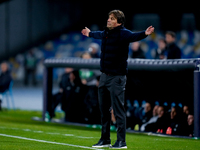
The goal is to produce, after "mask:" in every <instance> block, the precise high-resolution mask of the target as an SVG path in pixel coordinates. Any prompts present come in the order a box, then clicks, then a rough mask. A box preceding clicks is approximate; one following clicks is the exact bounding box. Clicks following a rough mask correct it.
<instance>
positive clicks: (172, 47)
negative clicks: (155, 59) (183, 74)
mask: <svg viewBox="0 0 200 150" xmlns="http://www.w3.org/2000/svg"><path fill="white" fill-rule="evenodd" d="M165 40H166V43H167V51H166V52H167V59H180V58H181V50H180V48H179V47H178V46H177V45H176V44H175V41H176V34H175V33H174V32H172V31H168V32H166V34H165Z"/></svg>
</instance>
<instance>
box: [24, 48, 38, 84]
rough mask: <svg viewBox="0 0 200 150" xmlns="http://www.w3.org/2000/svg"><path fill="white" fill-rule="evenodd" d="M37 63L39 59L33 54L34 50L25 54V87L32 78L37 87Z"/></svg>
mask: <svg viewBox="0 0 200 150" xmlns="http://www.w3.org/2000/svg"><path fill="white" fill-rule="evenodd" d="M36 63H37V58H36V56H35V54H34V52H33V49H31V50H29V51H28V52H27V53H26V54H25V59H24V68H25V78H24V85H28V80H29V78H30V76H31V80H32V84H33V85H34V86H35V85H36Z"/></svg>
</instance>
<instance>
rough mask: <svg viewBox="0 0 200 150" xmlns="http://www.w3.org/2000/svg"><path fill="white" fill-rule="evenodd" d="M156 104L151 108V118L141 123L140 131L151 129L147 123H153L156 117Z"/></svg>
mask: <svg viewBox="0 0 200 150" xmlns="http://www.w3.org/2000/svg"><path fill="white" fill-rule="evenodd" d="M158 107H159V106H158V105H156V106H154V108H153V117H151V119H149V121H148V122H146V123H145V124H142V126H141V128H140V131H146V132H148V131H151V129H148V125H149V124H151V123H155V122H156V121H157V119H158Z"/></svg>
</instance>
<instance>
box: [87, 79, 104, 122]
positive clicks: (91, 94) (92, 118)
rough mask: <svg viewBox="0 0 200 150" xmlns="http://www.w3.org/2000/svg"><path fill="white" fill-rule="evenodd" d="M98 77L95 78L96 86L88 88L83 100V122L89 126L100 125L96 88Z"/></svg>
mask: <svg viewBox="0 0 200 150" xmlns="http://www.w3.org/2000/svg"><path fill="white" fill-rule="evenodd" d="M99 80H100V76H98V77H97V82H96V85H93V86H89V87H88V92H87V94H86V96H85V99H84V104H85V111H84V112H85V116H84V117H85V122H86V123H89V124H100V123H101V119H100V118H101V114H100V110H99V102H98V86H99Z"/></svg>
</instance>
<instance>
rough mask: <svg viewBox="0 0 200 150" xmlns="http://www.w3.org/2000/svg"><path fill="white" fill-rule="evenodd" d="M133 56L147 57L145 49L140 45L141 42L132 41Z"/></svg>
mask: <svg viewBox="0 0 200 150" xmlns="http://www.w3.org/2000/svg"><path fill="white" fill-rule="evenodd" d="M131 51H132V55H131V58H145V54H144V51H143V50H142V49H141V47H140V42H133V43H131Z"/></svg>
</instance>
